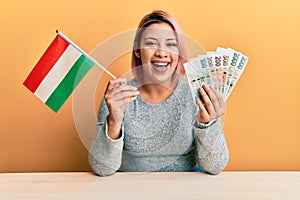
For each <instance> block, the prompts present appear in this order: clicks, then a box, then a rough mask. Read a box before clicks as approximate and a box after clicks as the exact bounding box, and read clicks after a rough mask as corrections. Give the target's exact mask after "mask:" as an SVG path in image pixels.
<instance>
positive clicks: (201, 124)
mask: <svg viewBox="0 0 300 200" xmlns="http://www.w3.org/2000/svg"><path fill="white" fill-rule="evenodd" d="M216 121H217V119H213V120H211V121H209V122H206V123H201V122H199V121H198V118H197V117H195V118H194V120H193V125H194V126H195V127H196V128H200V129H204V128H208V127H210V126H212V125H213V124H214V123H216Z"/></svg>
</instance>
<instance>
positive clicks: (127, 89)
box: [113, 84, 137, 94]
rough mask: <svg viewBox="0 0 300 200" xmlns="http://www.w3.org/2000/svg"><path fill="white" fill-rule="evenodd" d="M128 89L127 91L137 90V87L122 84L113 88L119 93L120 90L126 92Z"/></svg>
mask: <svg viewBox="0 0 300 200" xmlns="http://www.w3.org/2000/svg"><path fill="white" fill-rule="evenodd" d="M126 91H127V92H135V91H137V88H136V87H134V86H131V85H125V84H122V85H119V86H118V87H115V88H114V89H113V94H118V93H120V92H126Z"/></svg>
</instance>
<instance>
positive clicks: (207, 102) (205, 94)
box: [199, 86, 215, 115]
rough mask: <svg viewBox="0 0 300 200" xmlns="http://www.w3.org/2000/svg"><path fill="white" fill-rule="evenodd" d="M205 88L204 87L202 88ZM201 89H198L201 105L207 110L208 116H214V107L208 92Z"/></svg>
mask: <svg viewBox="0 0 300 200" xmlns="http://www.w3.org/2000/svg"><path fill="white" fill-rule="evenodd" d="M203 87H205V86H203ZM203 87H201V88H200V89H199V93H200V95H201V97H202V100H203V105H204V106H205V109H206V110H207V112H208V113H209V114H210V115H214V114H215V110H214V105H213V103H212V101H211V99H210V96H209V94H208V92H209V90H208V91H207V92H206V91H205V90H204V88H203Z"/></svg>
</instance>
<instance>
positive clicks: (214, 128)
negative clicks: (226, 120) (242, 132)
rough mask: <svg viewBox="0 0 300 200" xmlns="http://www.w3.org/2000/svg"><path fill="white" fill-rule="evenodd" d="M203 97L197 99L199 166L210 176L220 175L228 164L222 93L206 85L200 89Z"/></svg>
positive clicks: (196, 126) (196, 130) (195, 122)
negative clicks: (222, 122) (221, 117)
mask: <svg viewBox="0 0 300 200" xmlns="http://www.w3.org/2000/svg"><path fill="white" fill-rule="evenodd" d="M199 94H200V95H201V97H202V101H201V100H200V99H196V103H197V105H198V107H199V112H198V115H197V117H196V118H195V120H194V123H193V124H194V133H195V138H196V146H197V160H198V164H199V166H200V167H201V168H202V169H203V170H204V171H206V172H208V173H210V174H218V173H220V172H221V171H222V170H223V169H224V167H225V166H226V164H227V163H228V159H229V156H228V149H227V145H226V141H225V137H224V134H223V130H222V125H221V121H220V119H219V117H220V116H222V115H223V114H224V113H225V103H224V100H223V98H222V96H221V95H220V93H219V92H218V91H217V90H216V89H215V88H214V87H209V86H207V85H204V86H203V87H201V88H200V89H199Z"/></svg>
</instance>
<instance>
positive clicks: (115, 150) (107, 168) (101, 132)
mask: <svg viewBox="0 0 300 200" xmlns="http://www.w3.org/2000/svg"><path fill="white" fill-rule="evenodd" d="M107 115H108V109H107V106H106V103H105V101H104V100H102V103H101V105H100V108H99V112H98V122H97V127H96V133H95V135H94V138H93V141H92V145H91V148H90V152H89V163H90V166H91V168H92V169H93V171H94V172H95V173H96V174H97V175H99V176H108V175H112V174H113V173H115V172H116V171H117V170H118V169H119V168H120V166H121V160H122V150H123V138H124V133H123V132H122V135H121V137H120V138H119V139H117V140H113V139H111V138H110V137H109V136H108V134H107V123H106V119H107ZM122 130H124V129H123V128H122Z"/></svg>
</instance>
